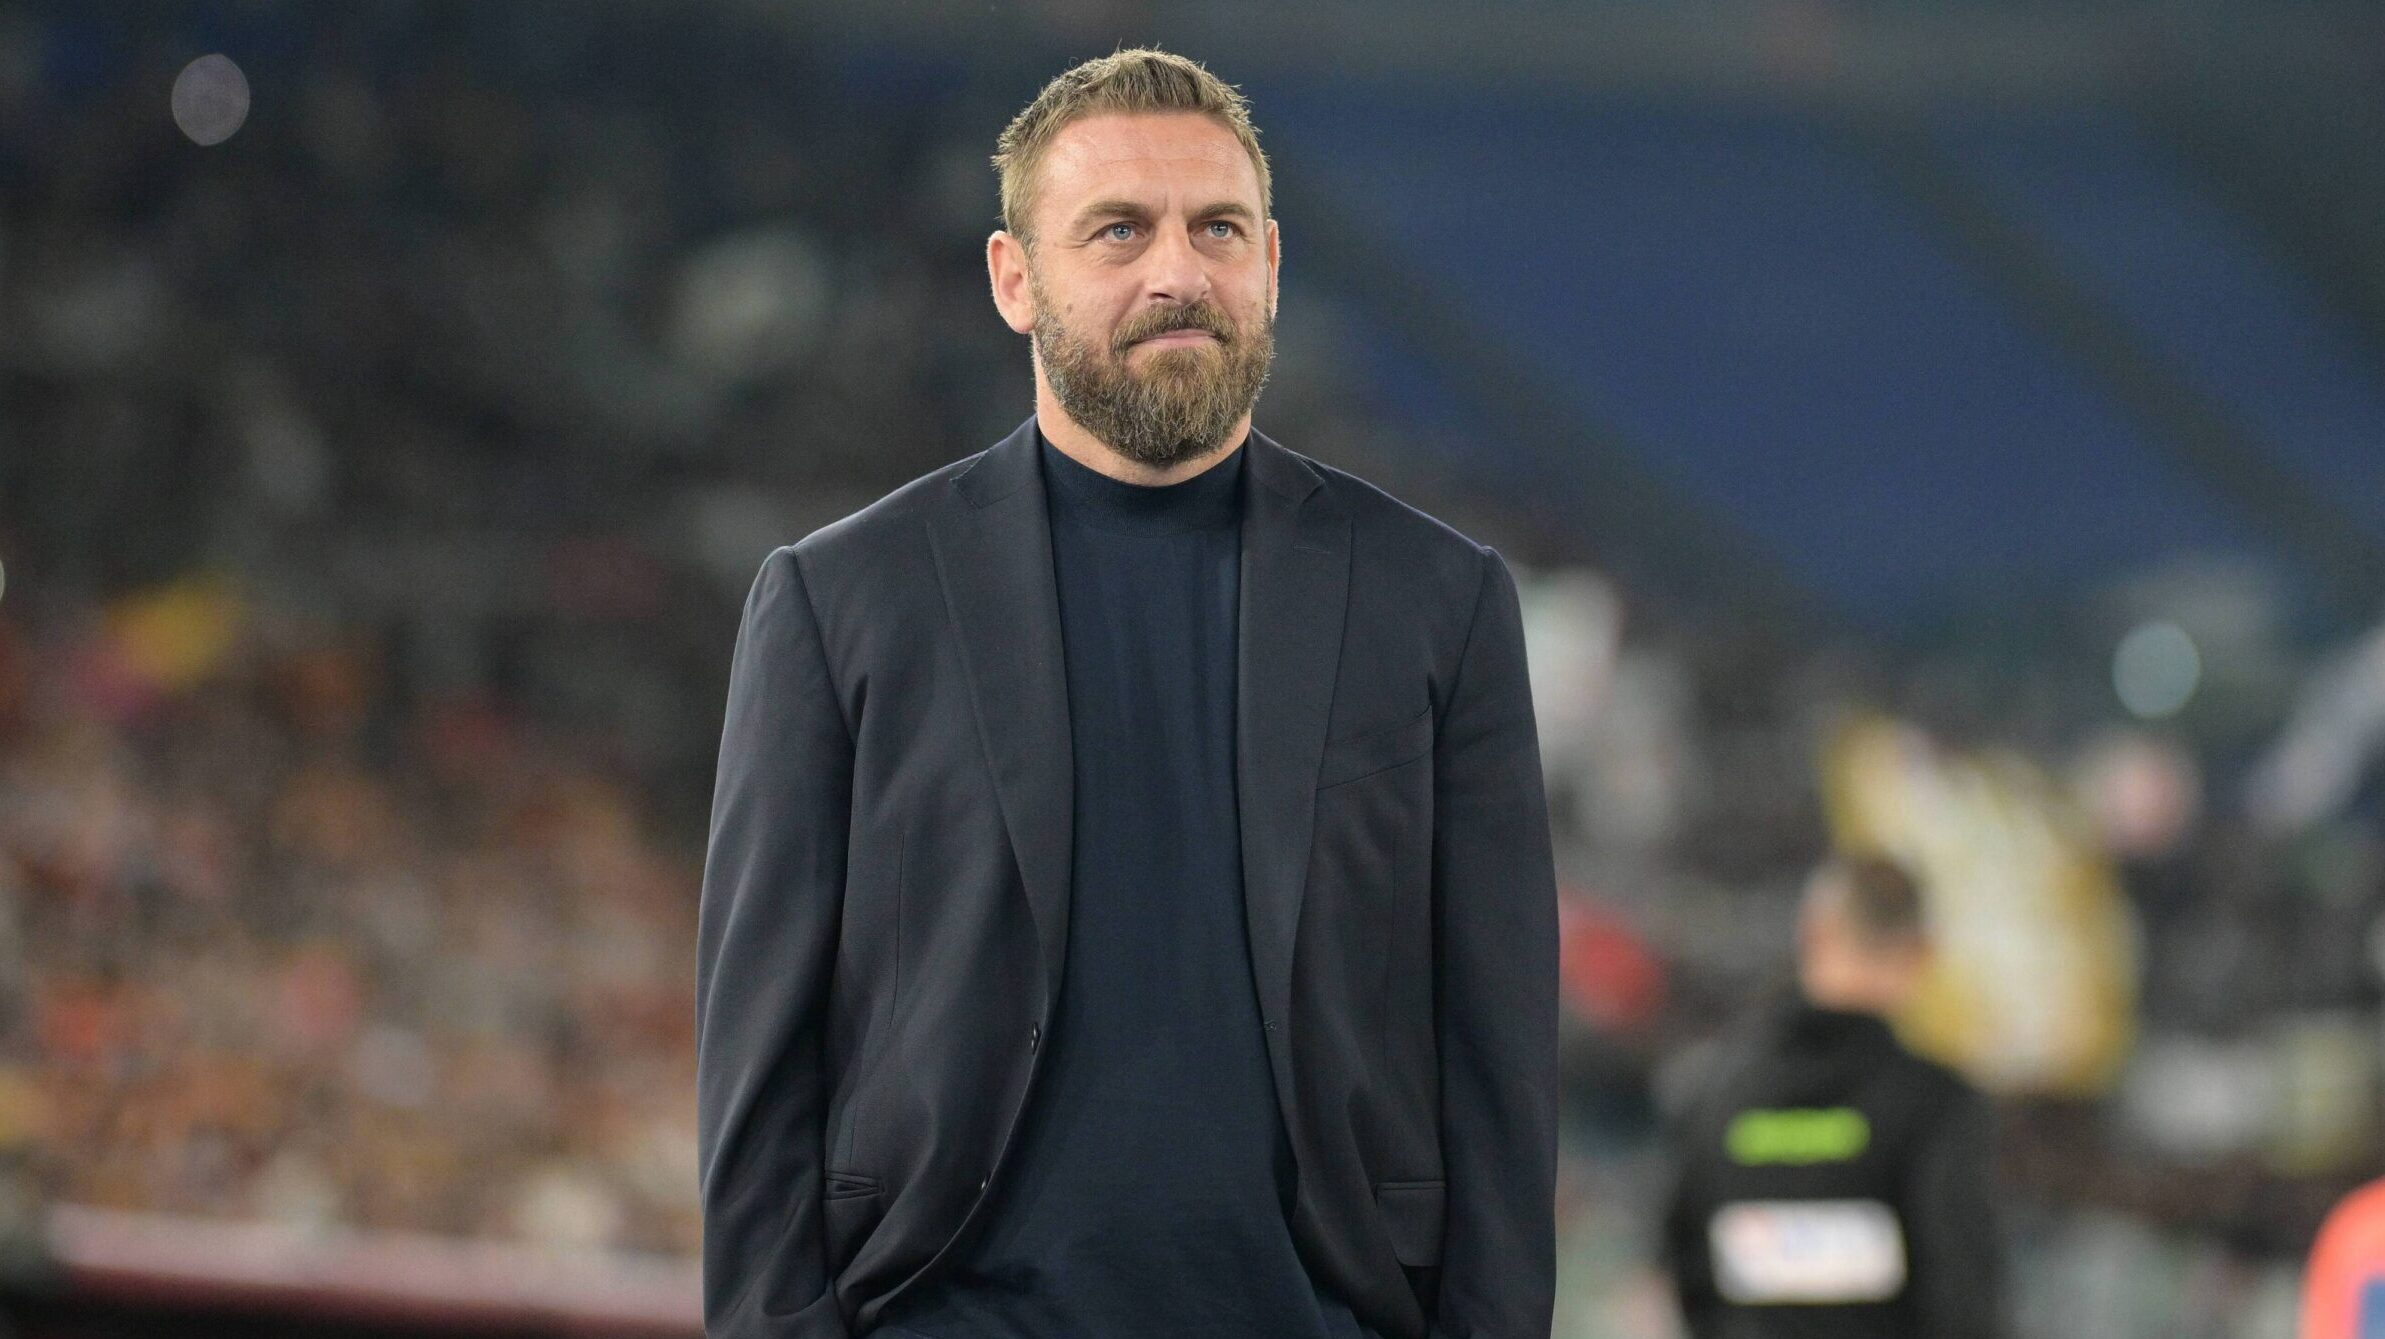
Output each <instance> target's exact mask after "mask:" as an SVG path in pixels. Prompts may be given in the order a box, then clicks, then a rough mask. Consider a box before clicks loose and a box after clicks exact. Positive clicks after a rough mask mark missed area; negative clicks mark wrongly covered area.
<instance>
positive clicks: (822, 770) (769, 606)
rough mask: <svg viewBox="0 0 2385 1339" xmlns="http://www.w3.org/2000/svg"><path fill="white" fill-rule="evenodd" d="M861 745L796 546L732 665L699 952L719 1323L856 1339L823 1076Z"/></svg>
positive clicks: (709, 1234) (755, 608) (700, 1118)
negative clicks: (844, 1297)
mask: <svg viewBox="0 0 2385 1339" xmlns="http://www.w3.org/2000/svg"><path fill="white" fill-rule="evenodd" d="M852 772H853V743H852V738H851V735H850V734H849V732H848V731H847V728H846V725H845V721H844V717H843V715H842V713H841V711H840V709H839V707H838V704H837V697H836V694H835V691H834V689H833V687H832V685H831V683H830V680H829V673H828V662H827V658H826V653H825V651H824V649H823V646H822V642H821V637H820V628H819V623H818V620H817V619H816V618H815V616H814V614H813V611H812V605H811V598H810V595H809V593H808V592H807V591H806V590H805V588H804V582H803V574H802V571H801V570H800V568H799V567H798V565H797V562H796V557H795V552H794V550H792V549H781V550H779V551H778V552H776V553H774V554H772V555H771V557H770V559H769V561H768V562H766V563H765V564H764V565H763V567H762V573H761V575H760V577H758V578H757V579H756V580H755V582H754V587H753V593H752V595H751V596H750V597H748V599H747V601H746V606H745V622H744V625H743V627H742V628H741V629H740V630H739V632H738V636H737V651H736V657H735V660H734V661H733V663H732V666H731V670H730V675H729V706H728V718H727V723H726V726H725V727H724V729H723V731H722V736H721V749H720V771H719V777H718V780H717V783H716V785H715V789H714V792H713V801H712V835H711V842H710V847H709V849H708V851H707V853H706V859H705V866H704V892H703V904H702V909H701V912H700V913H699V917H698V929H697V962H696V1088H697V1108H698V1110H697V1138H698V1150H699V1166H700V1169H701V1175H702V1178H703V1180H702V1193H703V1210H704V1324H705V1333H706V1334H707V1335H709V1336H711V1339H844V1336H845V1334H846V1329H845V1323H844V1320H843V1318H842V1316H840V1315H839V1313H838V1310H837V1305H836V1301H835V1298H834V1296H833V1295H832V1293H831V1291H830V1288H829V1283H830V1280H829V1277H828V1265H827V1247H826V1243H825V1241H824V1240H823V1236H822V1225H821V1180H822V1176H821V1172H822V1160H823V1143H822V1124H823V1109H824V1107H825V1106H826V1102H827V1094H826V1085H825V1083H824V1081H823V1076H822V1072H821V1053H820V1039H821V1036H822V1033H823V1031H824V1028H823V1021H824V1020H823V1014H824V1011H825V1008H826V1000H827V987H828V979H829V970H830V965H831V963H832V962H833V961H834V959H835V945H836V935H837V922H838V912H839V907H840V905H841V903H842V901H843V895H844V885H845V842H846V835H847V827H848V818H849V814H850V808H851V785H852Z"/></svg>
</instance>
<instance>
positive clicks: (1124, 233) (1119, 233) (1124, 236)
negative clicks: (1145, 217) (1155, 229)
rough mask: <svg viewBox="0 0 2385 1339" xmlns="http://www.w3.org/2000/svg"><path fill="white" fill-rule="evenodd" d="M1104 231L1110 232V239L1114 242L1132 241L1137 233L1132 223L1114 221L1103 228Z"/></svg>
mask: <svg viewBox="0 0 2385 1339" xmlns="http://www.w3.org/2000/svg"><path fill="white" fill-rule="evenodd" d="M1102 231H1103V232H1105V233H1107V234H1109V237H1110V240H1111V241H1113V242H1126V241H1132V240H1133V239H1134V235H1135V225H1133V224H1131V223H1113V224H1111V225H1110V226H1109V227H1107V228H1104V229H1102Z"/></svg>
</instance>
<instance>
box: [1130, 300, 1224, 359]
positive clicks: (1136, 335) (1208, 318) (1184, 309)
mask: <svg viewBox="0 0 2385 1339" xmlns="http://www.w3.org/2000/svg"><path fill="white" fill-rule="evenodd" d="M1179 330H1199V331H1202V332H1204V333H1206V334H1207V335H1208V336H1209V337H1210V338H1212V339H1214V340H1216V341H1217V342H1218V344H1219V345H1220V346H1221V347H1230V346H1232V344H1233V343H1234V323H1233V322H1232V321H1230V320H1227V319H1226V314H1225V313H1224V312H1222V311H1219V310H1218V309H1217V308H1215V307H1213V306H1211V305H1210V304H1208V303H1206V302H1182V303H1178V304H1176V305H1174V306H1170V307H1154V308H1152V309H1151V310H1149V311H1147V312H1144V313H1143V314H1142V315H1140V316H1137V317H1135V318H1134V319H1133V320H1131V321H1128V322H1127V323H1126V324H1125V325H1123V326H1121V327H1119V329H1118V334H1117V337H1116V338H1115V339H1113V340H1112V341H1111V342H1110V348H1111V351H1112V352H1113V353H1117V354H1120V355H1124V354H1125V352H1126V351H1127V350H1128V349H1130V348H1133V347H1134V346H1135V345H1137V344H1140V343H1142V342H1143V341H1144V340H1147V339H1156V338H1158V337H1159V336H1161V335H1172V334H1174V333H1176V332H1177V331H1179Z"/></svg>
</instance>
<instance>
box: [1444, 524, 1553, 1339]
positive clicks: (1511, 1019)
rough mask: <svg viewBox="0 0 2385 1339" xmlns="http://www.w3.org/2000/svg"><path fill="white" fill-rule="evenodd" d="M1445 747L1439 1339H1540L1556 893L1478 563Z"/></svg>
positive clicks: (1491, 581)
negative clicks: (1443, 1203)
mask: <svg viewBox="0 0 2385 1339" xmlns="http://www.w3.org/2000/svg"><path fill="white" fill-rule="evenodd" d="M1482 561H1483V567H1482V576H1481V585H1480V587H1479V589H1478V591H1477V593H1476V596H1475V609H1474V616H1473V626H1472V629H1471V630H1470V631H1469V632H1468V634H1467V638H1466V646H1465V650H1464V652H1463V653H1462V656H1461V658H1460V661H1459V668H1458V672H1457V675H1456V677H1455V678H1454V679H1453V680H1452V683H1451V687H1450V691H1449V696H1448V701H1447V704H1446V706H1445V707H1444V709H1443V712H1442V718H1441V726H1440V730H1439V733H1438V738H1437V740H1436V742H1435V745H1434V750H1435V752H1434V762H1433V769H1434V795H1433V815H1434V817H1433V897H1434V900H1435V906H1436V914H1437V916H1438V934H1439V947H1440V954H1439V965H1438V978H1439V979H1438V980H1437V982H1436V983H1435V989H1436V992H1437V1003H1438V1008H1439V1026H1440V1046H1441V1145H1442V1158H1443V1165H1444V1170H1445V1173H1446V1175H1447V1178H1448V1189H1447V1195H1448V1199H1447V1204H1448V1208H1447V1215H1446V1218H1445V1220H1444V1223H1443V1236H1442V1249H1441V1281H1440V1300H1439V1314H1438V1316H1437V1317H1436V1318H1435V1323H1434V1328H1433V1334H1434V1336H1435V1339H1543V1337H1544V1336H1546V1335H1547V1334H1548V1332H1549V1328H1550V1317H1551V1311H1552V1309H1553V1307H1554V1300H1555V1287H1556V1284H1555V1279H1556V1222H1555V1216H1556V1207H1555V1203H1556V1157H1557V890H1556V875H1555V870H1554V868H1553V866H1552V863H1551V858H1550V854H1549V832H1548V808H1547V804H1546V803H1545V801H1544V799H1543V797H1542V793H1541V776H1540V747H1539V741H1538V738H1537V735H1536V733H1535V730H1534V726H1533V719H1532V695H1531V686H1530V684H1529V682H1528V680H1527V678H1526V675H1525V670H1524V627H1523V615H1522V611H1521V610H1520V609H1519V608H1518V605H1517V600H1516V591H1515V582H1514V580H1513V578H1511V577H1510V576H1509V575H1508V572H1507V567H1506V565H1505V564H1504V563H1502V562H1501V561H1500V560H1499V556H1498V555H1497V554H1496V553H1493V552H1490V551H1489V550H1484V551H1483V556H1482Z"/></svg>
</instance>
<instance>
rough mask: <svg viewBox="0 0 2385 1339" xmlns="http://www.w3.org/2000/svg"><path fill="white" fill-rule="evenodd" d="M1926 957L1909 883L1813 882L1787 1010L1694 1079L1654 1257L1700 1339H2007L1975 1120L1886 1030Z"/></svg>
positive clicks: (1972, 1108) (1851, 866)
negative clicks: (1659, 1256) (1660, 1256)
mask: <svg viewBox="0 0 2385 1339" xmlns="http://www.w3.org/2000/svg"><path fill="white" fill-rule="evenodd" d="M1930 953H1931V947H1930V938H1929V930H1928V926H1927V918H1926V915H1925V910H1924V905H1923V899H1922V896H1921V890H1920V888H1919V887H1918V886H1917V885H1916V883H1915V882H1914V880H1913V877H1912V876H1911V875H1910V874H1909V873H1908V872H1906V870H1905V869H1904V867H1903V866H1901V865H1898V864H1896V863H1895V862H1893V861H1890V860H1887V859H1884V858H1880V857H1876V856H1855V857H1849V858H1845V859H1839V860H1833V861H1831V862H1829V863H1826V864H1825V865H1823V866H1822V867H1821V868H1820V869H1818V870H1817V871H1815V872H1814V874H1813V875H1812V876H1811V877H1810V878H1809V880H1808V882H1807V885H1806V890H1805V895H1804V901H1803V905H1802V907H1801V908H1800V914H1799V920H1798V943H1797V977H1798V992H1797V996H1796V998H1794V999H1793V1000H1792V1001H1791V1002H1790V1003H1788V1004H1786V1005H1785V1006H1782V1007H1779V1008H1776V1009H1773V1010H1771V1011H1768V1012H1766V1013H1764V1014H1763V1015H1761V1016H1759V1017H1757V1018H1755V1019H1752V1020H1750V1022H1749V1024H1748V1025H1747V1026H1746V1027H1744V1028H1743V1029H1742V1030H1741V1031H1740V1032H1739V1033H1738V1034H1737V1035H1736V1036H1734V1037H1731V1038H1729V1039H1727V1040H1725V1041H1724V1042H1723V1043H1721V1044H1720V1046H1719V1048H1718V1051H1717V1053H1716V1054H1714V1055H1712V1056H1710V1057H1708V1058H1706V1059H1705V1060H1704V1061H1703V1062H1702V1063H1700V1064H1698V1065H1697V1066H1696V1067H1695V1072H1693V1073H1692V1074H1691V1075H1690V1077H1689V1081H1688V1083H1687V1085H1686V1086H1687V1089H1688V1091H1687V1092H1686V1094H1685V1095H1684V1096H1685V1100H1683V1101H1681V1102H1679V1103H1677V1105H1676V1111H1675V1119H1674V1120H1673V1121H1672V1123H1671V1130H1670V1135H1671V1140H1672V1144H1673V1155H1674V1158H1675V1161H1676V1176H1675V1181H1674V1185H1673V1188H1672V1192H1671V1195H1670V1198H1669V1199H1668V1201H1667V1202H1666V1204H1665V1208H1664V1222H1663V1242H1662V1249H1663V1251H1664V1256H1665V1264H1666V1265H1667V1267H1668V1268H1669V1269H1670V1270H1671V1272H1672V1276H1673V1283H1674V1287H1675V1290H1676V1292H1677V1294H1678V1296H1679V1299H1680V1305H1681V1311H1682V1316H1683V1318H1684V1320H1685V1321H1686V1322H1687V1324H1688V1327H1689V1332H1690V1334H1691V1335H1693V1336H1694V1337H1695V1339H1791V1337H1793V1336H1817V1337H1818V1336H1829V1339H1868V1337H1869V1336H1878V1337H1879V1339H1988V1337H1989V1336H1995V1335H2000V1334H2002V1333H2003V1332H2004V1331H2003V1323H2002V1319H2001V1317H2002V1282H2001V1280H2002V1273H2003V1267H2002V1238H2001V1236H2000V1234H1999V1231H1998V1228H1997V1221H1996V1219H1997V1216H1996V1213H1995V1205H1994V1201H1993V1194H1992V1190H1991V1180H1992V1177H1991V1172H1992V1164H1993V1158H1994V1151H1993V1135H1992V1128H1991V1123H1990V1112H1989V1109H1988V1105H1987V1102H1986V1100H1985V1099H1984V1098H1983V1097H1981V1096H1980V1094H1979V1093H1977V1092H1976V1091H1974V1090H1973V1089H1972V1088H1971V1087H1970V1085H1969V1084H1967V1083H1965V1082H1964V1081H1963V1080H1962V1079H1961V1078H1960V1077H1958V1076H1957V1075H1955V1074H1954V1073H1953V1072H1951V1071H1949V1070H1947V1069H1945V1068H1943V1067H1941V1066H1939V1065H1936V1064H1933V1063H1931V1062H1929V1061H1927V1060H1923V1059H1921V1058H1920V1057H1918V1056H1915V1055H1914V1054H1912V1053H1911V1052H1909V1051H1907V1050H1906V1049H1905V1048H1904V1046H1903V1045H1902V1044H1901V1043H1900V1042H1898V1040H1897V1038H1896V1035H1895V1033H1894V1032H1893V1031H1892V1030H1891V1028H1890V1025H1889V1021H1888V1020H1889V1019H1890V1018H1892V1017H1894V1016H1896V1015H1897V1014H1898V1013H1900V1012H1902V1011H1903V1010H1904V1009H1905V1007H1906V1006H1907V1005H1908V1004H1910V1003H1911V1002H1912V1000H1913V999H1914V997H1915V995H1916V993H1917V992H1918V991H1919V989H1920V987H1921V984H1922V981H1923V979H1924V976H1925V975H1926V973H1927V972H1928V969H1929V963H1930Z"/></svg>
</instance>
